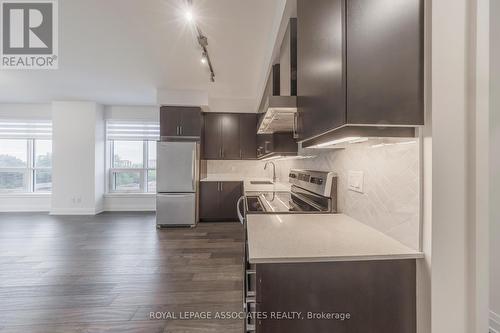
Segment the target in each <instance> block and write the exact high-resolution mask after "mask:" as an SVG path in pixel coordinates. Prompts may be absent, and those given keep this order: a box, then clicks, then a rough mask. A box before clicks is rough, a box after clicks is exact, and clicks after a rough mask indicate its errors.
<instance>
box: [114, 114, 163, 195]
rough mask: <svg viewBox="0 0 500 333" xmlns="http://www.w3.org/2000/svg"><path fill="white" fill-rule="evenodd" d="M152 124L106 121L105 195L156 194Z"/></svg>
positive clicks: (155, 136)
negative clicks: (106, 161)
mask: <svg viewBox="0 0 500 333" xmlns="http://www.w3.org/2000/svg"><path fill="white" fill-rule="evenodd" d="M159 134H160V126H159V124H158V123H154V122H137V121H134V122H131V121H108V122H107V123H106V136H107V140H108V150H109V155H108V161H109V162H108V165H109V177H108V178H109V192H115V193H116V192H118V193H119V192H122V193H127V192H132V193H133V192H150V193H155V192H156V140H158V138H159Z"/></svg>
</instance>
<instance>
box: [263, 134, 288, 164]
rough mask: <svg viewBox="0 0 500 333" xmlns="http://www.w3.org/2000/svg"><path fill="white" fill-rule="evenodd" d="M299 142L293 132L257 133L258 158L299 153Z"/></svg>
mask: <svg viewBox="0 0 500 333" xmlns="http://www.w3.org/2000/svg"><path fill="white" fill-rule="evenodd" d="M297 152H298V144H297V142H296V141H295V139H294V138H293V134H292V133H273V134H259V135H257V158H259V159H263V158H267V157H274V156H294V155H297Z"/></svg>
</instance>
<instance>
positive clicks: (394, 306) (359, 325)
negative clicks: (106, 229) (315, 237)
mask: <svg viewBox="0 0 500 333" xmlns="http://www.w3.org/2000/svg"><path fill="white" fill-rule="evenodd" d="M415 264H416V263H415V260H380V261H377V260H374V261H350V262H325V263H279V264H257V265H256V266H255V271H256V279H255V280H256V287H255V288H256V291H255V297H250V299H253V300H254V304H253V305H251V304H250V305H247V308H250V309H252V308H253V309H255V310H256V311H257V312H259V313H260V314H261V319H256V320H255V321H254V323H253V324H255V331H256V332H258V333H271V332H272V333H279V332H286V333H299V332H300V333H310V332H315V333H322V332H325V333H327V332H328V333H331V332H335V333H364V332H372V333H415V332H416V275H415V274H416V268H415ZM262 315H265V316H266V318H262ZM253 324H252V326H253Z"/></svg>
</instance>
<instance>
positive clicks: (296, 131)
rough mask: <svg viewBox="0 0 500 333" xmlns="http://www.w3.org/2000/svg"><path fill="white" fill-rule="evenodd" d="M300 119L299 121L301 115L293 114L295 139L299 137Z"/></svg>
mask: <svg viewBox="0 0 500 333" xmlns="http://www.w3.org/2000/svg"><path fill="white" fill-rule="evenodd" d="M298 119H299V114H298V113H297V112H295V113H294V114H293V138H294V139H297V138H298V137H299V130H298Z"/></svg>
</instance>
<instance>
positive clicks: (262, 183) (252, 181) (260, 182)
mask: <svg viewBox="0 0 500 333" xmlns="http://www.w3.org/2000/svg"><path fill="white" fill-rule="evenodd" d="M250 184H252V185H273V184H274V183H273V182H272V181H270V180H251V181H250Z"/></svg>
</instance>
